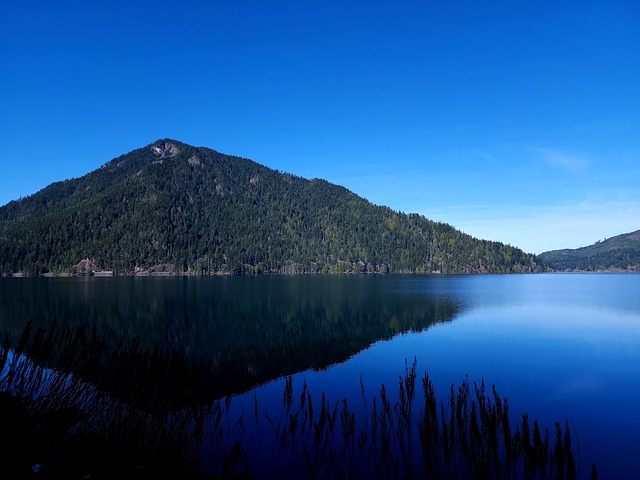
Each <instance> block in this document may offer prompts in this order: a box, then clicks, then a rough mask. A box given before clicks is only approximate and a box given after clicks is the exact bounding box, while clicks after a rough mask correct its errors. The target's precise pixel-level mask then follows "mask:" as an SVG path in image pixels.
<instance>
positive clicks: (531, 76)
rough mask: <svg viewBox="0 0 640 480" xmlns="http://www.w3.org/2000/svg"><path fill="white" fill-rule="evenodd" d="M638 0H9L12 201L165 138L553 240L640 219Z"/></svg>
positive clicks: (523, 237) (0, 175) (531, 241)
mask: <svg viewBox="0 0 640 480" xmlns="http://www.w3.org/2000/svg"><path fill="white" fill-rule="evenodd" d="M639 85H640V4H639V3H638V2H637V1H635V0H628V1H616V0H612V1H607V2H601V1H595V2H594V1H575V2H573V1H566V2H557V1H554V2H551V1H549V2H545V1H542V2H490V1H485V2H475V1H473V2H472V1H469V2H461V1H453V2H426V1H422V2H399V1H396V2H391V1H388V2H385V1H352V2H348V1H322V2H300V1H295V2H294V1H290V2H285V1H270V2H263V1H244V2H237V1H233V2H231V1H228V2H221V1H220V2H206V1H189V0H183V1H181V2H163V1H154V2H143V1H140V2H131V1H128V2H121V1H113V0H112V1H109V2H104V1H91V2H87V1H75V2H74V1H57V2H50V1H40V2H37V1H29V0H3V1H2V2H1V3H0V205H3V204H5V203H7V202H9V201H11V200H13V199H17V198H19V197H21V196H27V195H29V194H31V193H35V192H36V191H38V190H39V189H41V188H43V187H45V186H46V185H48V184H49V183H51V182H54V181H58V180H63V179H65V178H72V177H78V176H81V175H84V174H86V173H88V172H90V171H92V170H94V169H96V168H98V167H99V166H100V165H102V164H104V163H105V162H107V161H108V160H110V159H112V158H114V157H116V156H119V155H121V154H123V153H126V152H129V151H131V150H133V149H135V148H139V147H142V146H145V145H147V144H149V143H152V142H153V141H155V140H157V139H160V138H167V137H168V138H174V139H176V140H180V141H183V142H185V143H189V144H193V145H198V146H206V147H210V148H213V149H215V150H218V151H221V152H224V153H229V154H234V155H239V156H244V157H247V158H251V159H253V160H255V161H257V162H259V163H262V164H264V165H267V166H269V167H271V168H276V169H279V170H283V171H287V172H291V173H294V174H297V175H300V176H303V177H306V178H314V177H319V178H325V179H327V180H329V181H331V182H334V183H338V184H341V185H344V186H346V187H347V188H349V189H351V190H352V191H354V192H355V193H357V194H359V195H361V196H363V197H365V198H367V199H369V200H370V201H372V202H373V203H376V204H381V205H388V206H390V207H392V208H393V209H396V210H401V211H404V212H417V213H420V214H423V215H425V216H426V217H428V218H431V219H434V220H438V221H444V222H447V223H449V224H451V225H453V226H455V227H456V228H459V229H461V230H463V231H465V232H468V233H470V234H472V235H474V236H478V237H480V238H487V239H491V240H498V241H502V242H505V243H510V244H512V245H516V246H519V247H521V248H523V249H525V250H526V251H529V252H533V253H540V252H542V251H545V250H549V249H557V248H565V247H567V248H575V247H579V246H583V245H587V244H591V243H593V242H595V241H597V240H601V239H603V238H605V237H610V236H613V235H616V234H619V233H625V232H629V231H633V230H637V229H639V228H640V87H638V86H639Z"/></svg>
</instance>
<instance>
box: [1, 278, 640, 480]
mask: <svg viewBox="0 0 640 480" xmlns="http://www.w3.org/2000/svg"><path fill="white" fill-rule="evenodd" d="M30 320H33V326H34V327H37V326H50V325H52V324H53V322H55V324H56V325H57V326H58V327H65V328H66V327H69V328H70V329H73V328H85V329H88V330H90V331H91V332H92V333H93V334H95V335H96V336H97V337H99V338H100V339H102V342H103V345H104V355H105V356H108V355H110V354H113V355H114V357H113V359H117V355H118V353H117V352H119V351H120V350H118V346H119V345H120V346H121V345H123V344H125V345H126V344H130V343H131V342H136V343H135V344H136V345H141V346H142V347H144V348H150V349H153V348H156V350H158V351H166V352H171V351H175V352H180V356H179V361H178V360H176V365H177V366H176V367H175V368H176V369H178V370H179V371H180V372H181V373H180V375H178V377H179V380H175V382H178V383H179V382H182V381H183V382H185V384H180V383H179V384H178V385H177V386H176V385H173V386H174V387H176V388H171V389H165V390H158V391H154V392H153V395H159V396H161V395H169V396H171V398H170V401H171V402H175V404H177V405H180V404H181V402H183V403H184V402H186V401H187V399H186V398H181V397H180V395H178V394H176V393H175V392H185V391H188V392H189V395H188V398H189V401H194V399H197V401H198V402H208V401H212V400H214V399H216V398H220V397H224V396H227V395H233V396H234V399H233V402H232V404H233V408H234V409H236V410H235V411H238V412H245V414H246V412H251V411H252V410H253V408H254V395H255V396H256V397H257V398H258V399H259V402H260V403H259V405H260V409H265V410H269V409H277V407H278V405H279V404H280V403H281V401H282V391H283V388H284V384H285V380H284V376H286V375H292V376H293V384H294V387H295V386H297V387H298V388H299V387H301V385H302V384H303V382H306V384H307V385H308V387H309V390H310V391H311V392H312V393H313V394H314V396H315V395H316V394H317V395H319V394H320V393H322V392H326V394H327V397H328V398H329V399H333V400H338V399H342V398H345V399H347V400H348V401H349V403H350V404H351V405H357V404H358V402H359V401H360V397H361V391H360V378H362V381H363V383H364V385H365V387H366V389H367V392H368V393H369V392H370V394H371V395H372V394H375V393H376V392H377V390H378V389H379V387H380V385H381V384H385V385H386V386H387V387H389V390H394V389H396V388H397V385H398V377H399V375H401V374H402V373H404V369H405V362H406V361H408V362H409V363H411V362H412V361H413V359H414V358H415V359H416V361H417V366H418V371H419V372H423V371H424V370H426V371H427V372H428V373H429V376H430V377H431V379H432V381H433V383H434V385H435V388H436V392H437V393H438V397H439V399H440V400H442V401H446V399H447V398H446V397H447V394H448V390H449V387H450V386H451V384H456V385H457V384H459V383H460V382H461V380H462V379H464V378H465V375H468V376H469V379H470V380H471V381H472V382H473V381H478V382H479V381H480V380H481V379H482V378H484V380H485V382H486V383H487V384H488V385H491V384H495V386H496V388H497V390H498V392H499V393H500V395H501V396H503V397H506V398H508V399H509V402H510V409H511V412H512V414H513V415H515V416H516V417H517V416H518V415H519V413H525V412H527V413H528V414H529V417H530V418H535V419H537V420H538V421H539V423H540V424H541V426H543V428H544V427H546V428H549V429H552V428H553V425H554V422H556V421H559V422H561V423H563V424H564V420H565V419H568V420H569V421H570V423H571V425H572V428H573V429H574V431H575V434H576V438H577V439H578V441H579V447H578V449H576V448H575V447H576V445H575V444H574V450H577V451H576V453H579V456H580V459H578V458H576V461H578V460H579V461H580V476H583V477H584V476H588V474H589V473H590V466H591V463H595V464H596V465H597V468H598V473H599V475H600V478H640V457H638V455H637V449H638V446H639V445H640V413H639V411H638V405H640V275H634V274H537V275H484V276H378V275H376V276H300V277H298V276H294V277H216V278H47V279H45V278H33V279H30V278H24V279H5V278H2V279H0V329H1V330H3V331H4V332H6V334H8V336H9V339H10V342H11V343H12V344H13V345H15V344H17V342H18V339H19V337H20V334H21V332H22V330H23V329H24V327H25V325H26V324H27V322H29V321H30ZM172 358H173V357H172ZM109 362H110V363H113V362H117V360H110V361H109ZM49 366H51V367H53V368H56V367H57V365H56V364H55V362H53V363H52V364H51V365H49ZM101 372H103V373H101ZM113 372H121V370H117V369H111V370H109V369H108V368H105V369H104V370H100V369H98V370H95V369H94V370H92V371H91V374H89V373H87V376H88V378H87V379H88V380H89V381H91V382H93V383H95V384H97V385H99V386H101V387H103V388H104V389H106V390H108V389H109V388H115V387H114V385H121V384H123V379H122V378H119V379H118V378H110V375H116V373H113ZM185 372H186V373H185ZM192 372H198V379H197V381H195V380H194V378H195V375H192ZM91 375H93V376H91ZM119 375H120V376H121V373H120V374H119ZM136 378H137V377H136ZM189 382H190V383H189ZM124 384H126V382H124ZM516 419H517V418H516Z"/></svg>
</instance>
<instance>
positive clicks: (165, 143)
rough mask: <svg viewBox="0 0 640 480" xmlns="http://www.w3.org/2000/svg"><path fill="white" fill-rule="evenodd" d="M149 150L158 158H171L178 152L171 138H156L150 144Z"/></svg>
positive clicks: (175, 143) (178, 149)
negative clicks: (155, 140)
mask: <svg viewBox="0 0 640 480" xmlns="http://www.w3.org/2000/svg"><path fill="white" fill-rule="evenodd" d="M150 148H151V151H152V152H153V154H154V155H155V156H156V157H158V158H171V157H175V156H176V155H178V154H179V153H180V148H178V145H177V142H173V141H172V140H158V141H157V142H155V143H152V144H151V147H150Z"/></svg>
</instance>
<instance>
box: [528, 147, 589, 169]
mask: <svg viewBox="0 0 640 480" xmlns="http://www.w3.org/2000/svg"><path fill="white" fill-rule="evenodd" d="M531 150H532V151H533V152H534V153H536V154H537V155H538V156H539V157H540V158H541V159H542V160H543V161H544V162H546V163H547V164H548V165H551V166H553V167H557V168H560V169H562V170H566V171H568V172H570V173H576V174H579V173H585V172H586V171H587V170H588V168H589V165H590V163H591V162H590V161H589V158H588V157H586V156H584V155H576V154H574V153H567V152H566V151H563V150H562V149H558V148H531Z"/></svg>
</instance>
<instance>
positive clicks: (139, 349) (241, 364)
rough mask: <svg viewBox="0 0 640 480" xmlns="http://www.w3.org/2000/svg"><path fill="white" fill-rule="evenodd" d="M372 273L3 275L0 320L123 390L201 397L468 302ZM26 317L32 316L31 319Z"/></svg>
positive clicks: (149, 396) (447, 316) (46, 354)
mask: <svg viewBox="0 0 640 480" xmlns="http://www.w3.org/2000/svg"><path fill="white" fill-rule="evenodd" d="M389 287H390V284H389V280H388V279H386V280H385V282H384V283H380V282H378V281H377V279H376V277H373V276H370V277H361V278H358V279H354V278H353V277H312V276H309V277H275V278H274V277H258V278H246V277H244V278H237V277H230V278H99V279H97V278H84V279H78V278H70V279H42V278H26V279H0V291H1V293H2V295H0V330H1V331H3V332H6V334H7V338H8V342H9V346H10V347H13V348H16V347H17V346H18V343H19V341H20V338H21V335H22V333H23V331H24V330H25V328H26V327H27V325H29V329H30V334H29V338H28V341H26V344H25V345H24V347H23V348H24V352H25V353H26V354H27V355H28V356H29V357H30V358H32V359H34V360H35V361H37V362H39V363H41V364H45V365H46V366H48V367H50V368H55V369H62V370H65V371H69V372H73V373H75V374H76V375H78V376H80V377H81V378H84V379H85V380H87V381H90V382H91V383H93V384H95V385H96V386H97V387H99V388H101V389H103V390H104V391H107V392H109V393H110V394H112V395H117V396H119V397H122V398H125V399H126V398H127V397H128V396H132V395H135V398H136V399H138V400H140V399H144V400H145V401H148V402H152V403H154V402H162V403H169V404H173V405H175V406H179V405H184V404H185V403H202V402H207V401H211V400H213V399H216V398H221V397H224V396H228V395H233V394H238V393H241V392H245V391H247V390H249V389H251V388H253V387H255V386H256V385H259V384H262V383H265V382H268V381H270V380H272V379H275V378H279V377H281V376H283V375H290V374H294V373H297V372H300V371H304V370H307V369H324V368H327V367H328V366H331V365H333V364H336V363H339V362H343V361H345V360H347V359H348V358H350V357H352V356H353V355H355V354H356V353H358V352H359V351H361V350H363V349H366V348H367V347H368V346H370V345H371V344H373V343H375V342H377V341H379V340H386V339H390V338H392V337H394V336H395V335H398V334H401V333H404V332H409V331H420V330H424V329H426V328H428V327H429V326H431V325H433V324H436V323H441V322H446V321H451V319H452V318H453V317H454V316H455V315H456V314H457V313H459V311H460V308H461V307H460V305H459V304H456V303H454V302H452V301H451V300H444V299H442V298H439V297H438V296H436V295H427V294H420V295H418V294H415V295H413V294H406V293H405V294H400V293H398V292H394V291H393V288H389ZM29 322H32V323H31V324H30V323H29Z"/></svg>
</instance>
